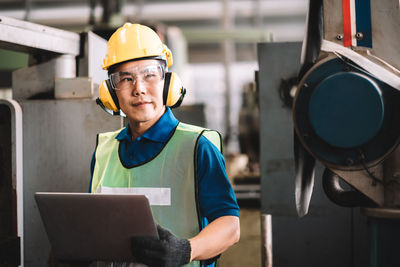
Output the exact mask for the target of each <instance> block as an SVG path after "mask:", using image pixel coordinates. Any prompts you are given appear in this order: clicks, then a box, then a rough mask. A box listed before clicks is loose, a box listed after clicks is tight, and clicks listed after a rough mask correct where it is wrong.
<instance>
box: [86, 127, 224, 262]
mask: <svg viewBox="0 0 400 267" xmlns="http://www.w3.org/2000/svg"><path fill="white" fill-rule="evenodd" d="M121 130H122V129H120V130H118V131H115V132H109V133H102V134H99V135H98V142H97V148H96V153H95V157H96V162H95V167H94V172H93V178H92V188H91V192H93V193H128V194H130V193H132V194H144V195H146V196H147V197H148V199H149V202H150V205H151V209H152V213H153V217H154V220H155V222H156V223H158V224H160V225H161V226H162V227H164V228H167V229H169V230H171V231H172V232H173V233H174V234H175V235H177V236H178V237H180V238H185V239H188V238H191V237H193V236H195V235H197V234H198V233H199V232H200V230H201V216H200V214H199V213H200V210H199V205H198V201H197V200H198V199H197V198H198V197H197V190H198V188H197V178H196V167H195V165H196V164H197V160H196V155H197V144H198V141H199V138H200V137H201V136H205V137H206V138H207V139H208V140H210V141H211V142H212V143H213V144H214V145H215V146H216V147H217V148H218V149H220V150H221V146H222V141H221V136H220V134H219V133H218V132H216V131H211V130H207V129H204V128H201V127H197V126H193V125H189V124H184V123H179V124H178V126H177V127H176V129H175V131H174V133H173V135H172V136H171V138H170V139H169V141H168V142H167V143H166V145H165V146H164V147H163V148H162V150H161V151H160V152H159V153H158V154H157V155H156V156H155V157H154V158H153V159H151V160H149V161H147V162H145V163H143V164H141V165H138V166H135V167H133V168H126V167H124V166H123V165H122V163H121V160H120V158H119V145H120V142H119V141H118V140H117V139H115V137H116V136H117V135H118V134H119V132H120V131H121ZM188 266H199V262H198V261H194V262H192V263H191V264H190V265H188Z"/></svg>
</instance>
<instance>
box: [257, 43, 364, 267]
mask: <svg viewBox="0 0 400 267" xmlns="http://www.w3.org/2000/svg"><path fill="white" fill-rule="evenodd" d="M300 52H301V43H262V44H258V58H259V68H260V69H259V88H260V92H259V93H260V98H259V100H260V127H261V129H260V143H261V149H260V151H261V155H260V156H261V161H260V165H261V199H262V207H261V212H262V213H267V214H271V215H272V229H273V244H274V245H273V255H274V266H276V267H286V266H288V267H289V266H290V267H292V266H309V267H313V266H328V267H329V266H332V267H336V266H341V267H347V266H348V267H350V266H352V267H355V266H356V267H365V266H368V264H369V263H368V260H369V258H368V242H367V239H366V238H367V223H366V222H367V218H366V217H364V216H362V215H360V214H359V210H358V209H349V208H341V207H339V206H336V205H335V204H333V203H331V202H330V201H329V200H328V198H327V197H326V196H325V193H324V192H323V189H322V185H321V184H322V182H321V180H322V179H321V177H322V171H323V167H322V166H321V165H318V164H317V167H316V175H315V185H314V193H313V196H312V199H311V204H310V209H309V213H308V215H306V216H305V217H303V218H298V217H297V213H296V205H295V194H294V192H295V185H294V174H295V172H294V153H293V132H294V130H293V122H292V117H291V112H292V111H291V108H289V107H284V105H283V103H282V101H281V100H280V97H279V92H278V88H279V85H280V81H281V78H286V79H287V78H290V77H296V76H297V73H298V70H299V68H300Z"/></svg>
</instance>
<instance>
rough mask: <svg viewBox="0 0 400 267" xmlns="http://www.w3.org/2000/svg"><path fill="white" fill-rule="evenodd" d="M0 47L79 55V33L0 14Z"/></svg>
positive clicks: (23, 50)
mask: <svg viewBox="0 0 400 267" xmlns="http://www.w3.org/2000/svg"><path fill="white" fill-rule="evenodd" d="M0 47H1V48H5V49H9V50H13V51H22V52H38V51H40V52H43V51H46V52H52V53H57V54H69V55H74V56H76V55H79V47H80V37H79V34H77V33H73V32H68V31H64V30H59V29H56V28H52V27H47V26H43V25H39V24H35V23H31V22H26V21H22V20H17V19H13V18H9V17H5V16H0Z"/></svg>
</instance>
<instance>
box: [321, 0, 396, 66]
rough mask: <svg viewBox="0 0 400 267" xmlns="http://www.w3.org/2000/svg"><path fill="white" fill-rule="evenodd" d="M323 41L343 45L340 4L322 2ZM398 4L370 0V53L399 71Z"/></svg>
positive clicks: (383, 0)
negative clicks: (339, 37) (339, 38)
mask: <svg viewBox="0 0 400 267" xmlns="http://www.w3.org/2000/svg"><path fill="white" fill-rule="evenodd" d="M323 2H324V3H323V6H324V39H326V40H328V41H332V42H335V43H338V44H340V45H343V39H341V40H338V38H337V36H338V35H341V36H342V37H343V16H342V2H341V1H331V0H324V1H323ZM399 12H400V2H399V1H398V0H371V23H372V48H373V49H372V50H371V53H372V54H373V55H375V56H377V57H379V58H380V59H382V60H384V61H386V62H388V63H389V64H391V65H392V66H394V67H395V68H397V69H400V59H399V57H397V56H394V55H399V54H400V46H399V45H398V44H399V42H400V35H399V34H397V33H398V26H399V24H400V16H399Z"/></svg>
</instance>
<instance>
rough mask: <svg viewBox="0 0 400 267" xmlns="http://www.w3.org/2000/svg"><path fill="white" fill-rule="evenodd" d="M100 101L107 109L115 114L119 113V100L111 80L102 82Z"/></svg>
mask: <svg viewBox="0 0 400 267" xmlns="http://www.w3.org/2000/svg"><path fill="white" fill-rule="evenodd" d="M99 100H100V102H101V104H103V106H104V107H105V108H107V109H109V110H111V111H114V112H119V103H118V98H117V95H116V94H115V92H114V90H113V89H112V87H111V84H110V81H109V80H104V81H102V82H101V84H100V86H99Z"/></svg>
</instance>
